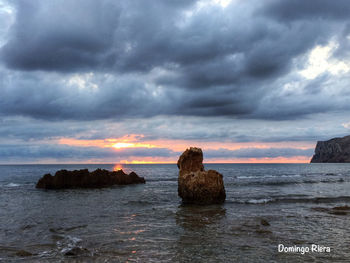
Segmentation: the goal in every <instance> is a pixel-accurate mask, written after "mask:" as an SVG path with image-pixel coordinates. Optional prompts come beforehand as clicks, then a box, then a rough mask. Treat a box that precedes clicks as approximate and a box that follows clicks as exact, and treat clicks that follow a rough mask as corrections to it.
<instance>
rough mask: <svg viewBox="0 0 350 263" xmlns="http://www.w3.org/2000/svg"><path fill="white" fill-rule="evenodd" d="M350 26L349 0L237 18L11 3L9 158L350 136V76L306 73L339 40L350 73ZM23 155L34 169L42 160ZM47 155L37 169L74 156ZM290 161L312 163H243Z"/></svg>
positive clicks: (3, 61) (6, 16) (339, 56)
mask: <svg viewBox="0 0 350 263" xmlns="http://www.w3.org/2000/svg"><path fill="white" fill-rule="evenodd" d="M12 22H13V23H12ZM349 22H350V2H349V1H345V0H338V1H334V2H331V1H326V0H319V1H317V3H316V2H315V1H302V0H296V1H282V0H267V1H264V2H262V1H258V0H251V1H232V2H231V4H229V5H228V6H227V7H226V8H223V7H221V6H220V5H217V4H216V5H215V4H213V3H212V2H211V1H209V0H208V1H206V0H203V1H195V0H193V1H192V0H191V1H189V0H186V1H185V0H181V1H172V0H154V1H137V0H128V1H112V0H101V1H94V0H76V1H68V0H51V1H40V0H32V1H20V0H14V1H11V2H10V1H6V0H3V1H2V0H0V124H1V126H0V144H2V146H1V148H3V149H4V150H3V151H4V152H3V155H2V157H3V158H5V157H6V156H7V157H6V158H9V156H10V155H11V154H9V153H10V152H12V153H13V155H14V154H15V152H13V151H12V150H11V151H10V150H8V145H7V144H6V142H7V141H19V140H23V141H26V142H27V141H30V140H46V139H53V138H60V137H64V136H65V137H74V138H107V137H118V136H119V137H120V136H123V135H124V134H128V133H134V134H145V135H146V137H147V138H151V137H153V138H155V139H156V138H169V139H189V140H195V139H197V140H208V141H210V140H217V141H286V140H288V141H298V140H299V141H302V140H304V141H306V140H317V139H327V137H332V136H341V135H345V134H346V133H347V132H348V130H347V129H345V128H344V127H343V126H341V125H342V123H347V122H349V121H350V120H348V119H347V116H348V113H349V111H350V104H349V103H348V101H349V100H350V93H349V92H348V87H349V83H350V82H349V80H350V79H349V75H348V74H342V75H341V76H338V75H336V74H333V73H332V72H330V71H329V70H327V69H325V70H323V71H322V72H320V73H319V74H318V75H317V76H315V77H314V78H311V79H307V78H305V77H304V76H302V75H301V74H300V70H303V69H305V68H306V67H308V65H309V61H308V55H309V53H310V51H311V50H313V49H314V48H315V47H316V46H327V45H329V43H331V42H334V43H336V45H335V48H334V50H332V52H331V53H330V56H329V58H327V59H329V60H330V61H331V60H337V61H341V62H344V63H347V64H348V65H350V64H349V62H348V61H349V55H350V53H349V50H350V49H349V48H350V41H349V39H350V23H349ZM11 24H12V25H11ZM327 118H328V119H327ZM286 121H288V123H286ZM326 126H327V127H326ZM11 147H12V146H11ZM6 149H7V150H6ZM11 149H15V148H11ZM16 149H17V152H18V156H21V154H22V153H23V158H26V157H25V156H27V155H28V154H29V153H28V154H27V155H26V150H25V149H24V148H20V147H19V148H16ZM35 149H36V150H37V154H38V155H37V158H39V157H40V156H44V153H45V154H47V155H51V156H53V158H54V157H55V156H56V157H55V158H59V155H60V152H62V153H65V154H68V155H69V153H68V150H67V149H66V148H55V149H52V154H50V152H45V149H41V148H40V147H39V148H35ZM29 150H30V149H28V150H27V151H29ZM71 150H72V152H74V153H76V154H77V156H82V157H84V156H85V157H86V158H89V156H87V155H89V154H90V153H91V156H92V155H94V154H96V155H99V154H101V155H103V154H102V152H98V151H97V152H96V151H95V150H91V151H90V150H88V151H87V152H86V153H80V154H78V152H76V151H78V150H77V149H74V148H72V149H71ZM30 151H31V150H30ZM48 151H49V150H48ZM20 152H22V153H20ZM55 152H56V153H57V155H55ZM41 153H42V154H41ZM282 153H283V155H284V156H291V155H292V154H301V155H303V154H305V155H309V154H310V152H298V153H296V152H293V151H289V150H283V149H279V152H273V151H272V150H271V151H269V152H260V150H256V151H255V150H249V151H248V150H245V151H242V152H236V153H235V154H233V155H232V156H236V157H237V158H241V157H242V156H246V157H247V158H248V157H257V156H263V155H264V154H266V156H271V157H274V156H280V154H282ZM106 154H107V155H108V154H109V153H106ZM111 154H112V155H113V154H114V153H111ZM127 154H128V153H126V152H125V155H127ZM153 154H159V155H162V154H164V152H157V153H156V152H154V153H153ZM167 154H170V155H171V154H174V153H169V152H168V153H167ZM210 154H211V155H212V156H213V157H214V156H216V157H218V158H219V156H221V155H225V154H226V152H225V153H223V152H210V153H208V155H210ZM227 154H231V153H227ZM85 157H84V158H85ZM242 158H243V157H242Z"/></svg>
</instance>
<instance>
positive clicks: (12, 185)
mask: <svg viewBox="0 0 350 263" xmlns="http://www.w3.org/2000/svg"><path fill="white" fill-rule="evenodd" d="M6 186H7V187H17V186H20V184H15V183H9V184H7V185H6Z"/></svg>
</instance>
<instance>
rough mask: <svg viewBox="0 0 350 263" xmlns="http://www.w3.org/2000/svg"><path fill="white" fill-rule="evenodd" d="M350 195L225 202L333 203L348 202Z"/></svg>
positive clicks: (232, 201) (267, 198)
mask: <svg viewBox="0 0 350 263" xmlns="http://www.w3.org/2000/svg"><path fill="white" fill-rule="evenodd" d="M349 201H350V196H337V197H313V198H291V197H284V198H273V197H272V198H270V197H264V198H252V199H249V200H227V201H226V202H227V203H233V204H269V203H292V204H293V203H295V204H296V203H315V204H319V203H335V202H349Z"/></svg>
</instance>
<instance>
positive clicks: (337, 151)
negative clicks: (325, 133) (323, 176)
mask: <svg viewBox="0 0 350 263" xmlns="http://www.w3.org/2000/svg"><path fill="white" fill-rule="evenodd" d="M349 162H350V136H345V137H343V138H334V139H331V140H328V141H318V142H317V145H316V148H315V154H314V156H313V157H312V159H311V163H349Z"/></svg>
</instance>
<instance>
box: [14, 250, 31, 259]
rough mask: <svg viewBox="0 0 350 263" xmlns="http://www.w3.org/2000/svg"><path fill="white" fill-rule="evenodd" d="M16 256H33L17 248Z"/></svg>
mask: <svg viewBox="0 0 350 263" xmlns="http://www.w3.org/2000/svg"><path fill="white" fill-rule="evenodd" d="M16 256H19V257H30V256H33V254H32V253H30V252H28V251H25V250H19V251H17V252H16Z"/></svg>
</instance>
